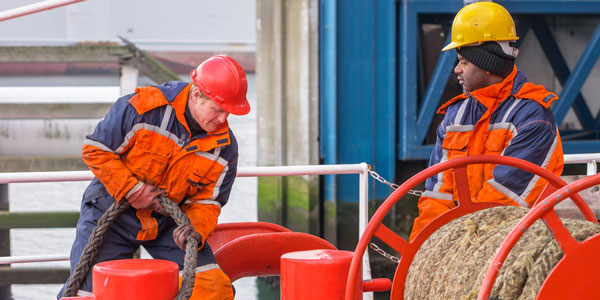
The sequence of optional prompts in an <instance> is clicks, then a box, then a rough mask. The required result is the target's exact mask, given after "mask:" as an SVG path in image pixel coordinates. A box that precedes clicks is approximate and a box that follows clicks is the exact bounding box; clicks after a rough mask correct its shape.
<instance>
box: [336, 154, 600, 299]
mask: <svg viewBox="0 0 600 300" xmlns="http://www.w3.org/2000/svg"><path fill="white" fill-rule="evenodd" d="M483 163H485V164H500V165H507V166H511V167H515V168H519V169H522V170H525V171H528V172H531V173H533V174H536V175H538V176H540V177H542V178H544V179H546V181H548V183H549V184H550V185H551V186H553V187H555V188H560V187H563V186H566V185H567V184H566V183H565V182H564V181H563V180H562V179H560V178H559V177H558V176H556V175H554V174H552V173H551V172H549V171H547V170H545V169H542V168H541V167H539V166H538V165H535V164H533V163H530V162H528V161H524V160H521V159H518V158H514V157H505V156H488V155H481V156H468V157H461V158H457V159H452V160H449V161H446V162H443V163H440V164H437V165H434V166H431V167H429V168H427V169H425V170H423V171H421V172H419V173H418V174H416V175H415V176H413V177H412V178H410V179H409V180H407V181H406V182H404V183H403V184H402V185H401V186H400V187H398V189H396V191H394V192H393V193H392V194H391V195H390V196H389V197H388V199H386V200H385V202H384V203H383V204H381V206H380V207H379V209H377V211H376V212H375V214H374V215H373V217H372V218H371V221H370V222H369V224H368V225H367V228H366V229H365V232H364V233H363V235H362V237H361V239H360V241H359V242H358V244H357V245H356V249H355V251H354V257H353V259H352V264H351V266H350V273H349V276H348V279H347V282H346V294H345V299H346V300H351V299H353V298H354V294H355V290H356V288H355V286H356V281H357V278H358V277H357V275H358V274H357V272H358V270H359V267H360V265H361V263H362V256H363V254H364V252H365V251H366V248H367V245H368V244H369V242H370V240H371V239H372V238H373V236H376V237H378V238H379V239H381V240H382V241H383V242H384V243H386V244H388V245H390V246H391V247H392V248H394V250H396V251H398V252H399V253H400V255H401V258H400V263H399V264H398V267H397V269H396V274H395V275H394V280H393V282H392V292H391V299H403V297H404V283H405V281H406V275H407V273H408V268H409V267H410V265H411V263H412V260H413V258H414V255H415V254H416V253H417V251H418V250H419V248H420V247H421V245H422V244H423V243H424V242H425V240H426V239H427V238H428V237H429V236H430V235H431V234H432V233H433V232H434V231H436V230H437V229H439V228H440V227H441V226H443V225H445V224H446V223H448V222H450V221H451V220H453V219H456V218H459V217H461V216H463V215H465V214H468V213H471V212H474V211H477V210H480V209H485V208H489V207H494V206H498V205H499V204H497V203H479V202H477V203H473V202H472V201H471V199H470V192H469V185H468V180H467V178H468V177H467V168H466V167H465V166H467V165H470V164H483ZM448 169H454V172H455V175H456V180H455V182H456V189H457V192H458V195H459V203H458V206H457V207H456V208H454V209H452V210H450V211H448V212H446V213H445V214H443V215H441V216H439V217H438V218H437V219H435V220H433V222H431V223H430V224H429V225H428V226H426V227H425V228H424V229H423V230H422V231H421V232H420V233H419V234H418V235H417V237H416V238H415V240H414V241H412V242H408V241H406V240H405V239H403V238H402V237H400V236H398V235H397V234H396V233H394V232H393V231H391V230H390V229H389V228H387V227H385V226H384V225H383V224H382V221H383V219H384V217H385V216H386V215H387V213H388V212H389V211H390V210H391V209H392V207H393V206H394V205H395V204H396V202H398V201H399V200H400V198H402V197H403V196H404V195H406V193H408V191H410V190H411V189H413V188H415V187H416V186H417V185H418V184H420V183H422V182H424V181H425V180H426V179H427V178H429V177H431V176H434V175H436V174H438V173H440V172H443V171H445V170H448ZM572 198H573V200H574V201H575V202H576V203H578V202H579V203H578V207H580V209H581V207H582V206H583V207H584V209H581V210H582V212H584V215H585V217H586V218H588V219H589V218H593V219H594V220H595V217H593V216H594V215H593V213H592V212H591V210H590V209H589V207H587V206H586V205H585V202H584V201H583V199H581V197H579V196H578V195H574V196H573V197H572ZM579 204H582V206H580V205H579ZM586 207H587V210H585V208H586Z"/></svg>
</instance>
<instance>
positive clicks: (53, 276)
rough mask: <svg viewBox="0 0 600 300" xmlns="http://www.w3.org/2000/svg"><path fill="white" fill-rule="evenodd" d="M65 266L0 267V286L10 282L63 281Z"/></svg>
mask: <svg viewBox="0 0 600 300" xmlns="http://www.w3.org/2000/svg"><path fill="white" fill-rule="evenodd" d="M68 277H69V269H67V268H4V267H0V286H2V285H10V284H47V283H65V282H66V281H67V278H68Z"/></svg>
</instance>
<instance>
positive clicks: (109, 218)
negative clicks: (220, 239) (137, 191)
mask: <svg viewBox="0 0 600 300" xmlns="http://www.w3.org/2000/svg"><path fill="white" fill-rule="evenodd" d="M158 202H159V203H160V204H161V205H162V207H163V208H164V209H165V210H166V211H167V213H168V214H169V216H171V218H173V220H175V223H177V225H182V224H190V219H189V218H188V217H187V216H186V215H185V214H184V213H183V211H182V210H181V209H180V208H179V206H177V204H176V203H175V202H173V201H171V200H170V199H169V198H167V197H159V198H158ZM128 208H129V202H127V201H120V202H115V203H113V204H112V205H111V206H110V207H109V208H108V209H107V210H106V212H104V214H103V215H102V217H101V218H100V219H99V220H98V224H97V225H96V227H95V228H94V230H93V231H92V233H91V234H90V237H89V239H88V243H87V245H86V246H85V248H84V249H83V253H82V254H81V258H80V259H79V262H78V263H77V266H76V267H75V271H73V274H72V275H71V277H70V280H69V283H68V284H67V287H66V288H65V292H64V293H63V297H74V296H75V295H76V294H77V291H78V290H79V287H81V283H83V280H84V279H85V276H86V274H87V273H88V271H89V270H90V268H91V266H92V264H93V263H94V261H95V260H96V256H97V255H98V250H99V249H100V247H101V246H102V242H103V241H104V237H105V236H106V233H107V232H108V229H109V228H110V226H111V225H112V223H113V222H114V220H115V219H117V218H118V217H119V215H121V213H122V212H124V211H125V210H126V209H128ZM197 248H198V241H197V240H196V239H195V238H193V237H192V235H191V233H190V235H188V237H187V246H186V252H185V259H184V268H183V276H182V277H183V278H182V281H181V288H180V289H179V292H178V293H177V297H175V300H186V299H189V298H190V296H191V295H192V291H193V288H194V280H195V273H196V265H197V260H196V258H197V255H198V250H197Z"/></svg>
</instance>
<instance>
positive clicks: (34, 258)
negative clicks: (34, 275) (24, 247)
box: [0, 254, 69, 265]
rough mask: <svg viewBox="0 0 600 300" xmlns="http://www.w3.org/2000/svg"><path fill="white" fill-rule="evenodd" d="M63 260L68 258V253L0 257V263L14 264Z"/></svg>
mask: <svg viewBox="0 0 600 300" xmlns="http://www.w3.org/2000/svg"><path fill="white" fill-rule="evenodd" d="M64 260H69V255H68V254H45V255H26V256H4V257H0V265H5V264H16V263H32V262H47V261H64Z"/></svg>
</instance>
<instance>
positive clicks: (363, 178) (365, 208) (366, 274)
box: [358, 163, 373, 300]
mask: <svg viewBox="0 0 600 300" xmlns="http://www.w3.org/2000/svg"><path fill="white" fill-rule="evenodd" d="M360 166H361V167H362V170H361V172H360V173H359V174H358V176H359V178H358V180H359V184H358V239H359V240H360V238H361V237H362V235H363V233H364V232H365V230H366V229H367V224H368V223H369V165H367V164H366V163H360ZM369 279H371V264H370V263H369V250H368V249H367V251H365V253H364V254H363V280H369ZM363 299H365V300H372V299H373V292H368V293H364V294H363Z"/></svg>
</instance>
